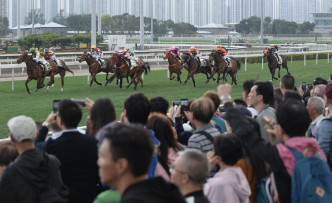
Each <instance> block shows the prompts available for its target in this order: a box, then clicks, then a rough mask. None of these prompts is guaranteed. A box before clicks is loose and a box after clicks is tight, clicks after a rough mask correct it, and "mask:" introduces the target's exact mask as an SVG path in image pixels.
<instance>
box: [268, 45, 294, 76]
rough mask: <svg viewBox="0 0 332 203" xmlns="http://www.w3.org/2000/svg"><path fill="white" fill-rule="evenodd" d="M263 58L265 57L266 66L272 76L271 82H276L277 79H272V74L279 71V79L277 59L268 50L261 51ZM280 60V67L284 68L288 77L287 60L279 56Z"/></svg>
mask: <svg viewBox="0 0 332 203" xmlns="http://www.w3.org/2000/svg"><path fill="white" fill-rule="evenodd" d="M263 53H264V56H263V57H265V56H266V57H267V61H268V66H269V69H270V72H271V75H272V81H273V79H276V80H278V78H276V77H274V73H275V71H276V69H277V68H278V69H279V72H278V77H279V78H280V64H279V63H278V60H277V58H276V57H275V56H274V55H273V54H272V53H271V50H270V49H266V50H265V51H263ZM279 56H280V58H281V60H282V63H281V65H282V67H283V68H285V69H286V70H287V74H288V75H290V73H289V72H288V66H287V58H286V57H285V56H283V55H279Z"/></svg>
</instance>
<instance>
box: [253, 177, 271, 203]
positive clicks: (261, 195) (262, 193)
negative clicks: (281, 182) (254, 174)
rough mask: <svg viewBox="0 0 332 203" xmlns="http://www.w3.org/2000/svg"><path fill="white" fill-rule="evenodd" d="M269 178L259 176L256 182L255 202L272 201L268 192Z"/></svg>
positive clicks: (264, 202)
mask: <svg viewBox="0 0 332 203" xmlns="http://www.w3.org/2000/svg"><path fill="white" fill-rule="evenodd" d="M269 185H270V179H269V177H266V178H261V179H259V180H258V182H257V184H256V191H257V194H256V200H255V203H269V202H272V198H271V195H270V193H269Z"/></svg>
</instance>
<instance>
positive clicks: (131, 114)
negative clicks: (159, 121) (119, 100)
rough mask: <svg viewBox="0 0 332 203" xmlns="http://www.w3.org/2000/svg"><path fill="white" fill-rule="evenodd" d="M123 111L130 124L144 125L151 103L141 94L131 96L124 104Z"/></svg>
mask: <svg viewBox="0 0 332 203" xmlns="http://www.w3.org/2000/svg"><path fill="white" fill-rule="evenodd" d="M124 109H125V116H126V117H127V118H128V121H129V122H130V123H139V124H142V125H146V121H147V119H148V116H149V114H150V110H151V103H150V101H149V99H148V98H147V97H146V96H145V95H144V94H143V93H137V94H131V95H129V97H128V98H127V99H126V101H125V102H124Z"/></svg>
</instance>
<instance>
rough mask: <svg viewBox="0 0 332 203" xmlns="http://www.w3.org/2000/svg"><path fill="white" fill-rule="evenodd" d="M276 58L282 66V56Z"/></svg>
mask: <svg viewBox="0 0 332 203" xmlns="http://www.w3.org/2000/svg"><path fill="white" fill-rule="evenodd" d="M274 56H275V57H276V59H277V62H278V64H279V65H281V64H282V58H281V56H280V55H278V56H276V55H274Z"/></svg>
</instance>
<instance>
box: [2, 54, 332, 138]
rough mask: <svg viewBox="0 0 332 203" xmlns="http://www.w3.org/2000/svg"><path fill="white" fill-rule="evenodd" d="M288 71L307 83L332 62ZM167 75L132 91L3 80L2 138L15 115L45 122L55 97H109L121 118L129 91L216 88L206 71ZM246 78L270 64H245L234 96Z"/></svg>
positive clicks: (264, 76) (79, 81)
mask: <svg viewBox="0 0 332 203" xmlns="http://www.w3.org/2000/svg"><path fill="white" fill-rule="evenodd" d="M289 70H290V72H291V74H292V75H293V76H294V77H295V81H296V85H297V86H299V85H300V84H301V81H306V82H307V84H310V83H312V82H313V80H314V78H315V77H323V78H326V79H327V78H328V76H329V74H331V73H332V69H331V64H327V60H320V61H319V64H318V65H315V61H314V60H313V61H307V66H305V67H304V66H303V61H302V62H293V67H290V69H289ZM285 73H286V71H285V70H281V75H283V74H285ZM166 75H167V71H166V70H152V71H151V72H150V73H149V74H148V75H145V76H144V87H143V88H141V87H138V88H137V90H136V91H135V90H133V87H130V88H129V89H127V88H122V89H120V88H119V87H118V86H116V85H115V83H114V81H113V83H111V84H110V85H108V86H107V87H103V86H97V85H96V84H93V85H92V87H91V88H90V87H89V86H88V85H87V76H75V77H66V78H65V90H64V92H60V79H59V78H58V77H57V78H56V80H55V87H53V88H52V87H51V88H50V92H49V93H46V91H45V89H41V90H39V91H38V92H36V93H35V92H33V91H32V94H31V95H29V94H28V93H27V92H26V89H25V85H24V82H25V81H15V91H11V82H0V94H1V97H0V104H1V114H0V115H1V116H0V138H6V137H8V130H7V121H8V120H9V119H10V118H11V117H13V116H16V115H21V114H23V115H27V116H31V117H32V118H34V119H35V120H36V121H44V120H45V118H46V117H47V116H48V114H49V113H50V112H51V111H52V101H53V99H64V98H76V99H82V98H85V97H89V98H91V99H93V100H96V99H98V98H101V97H108V98H110V99H111V100H112V101H113V103H114V105H115V108H116V110H117V117H118V118H119V117H120V113H121V111H122V109H123V102H124V100H125V99H126V97H127V96H128V95H129V94H131V93H134V92H144V93H145V94H146V95H147V96H148V97H149V98H152V97H155V96H158V95H160V96H163V97H165V98H166V99H168V101H169V102H170V103H171V102H172V101H179V100H180V99H184V98H189V99H190V98H197V97H200V96H202V94H204V92H205V91H207V90H215V89H216V88H217V84H216V82H214V81H212V80H211V81H210V82H209V84H204V83H205V80H206V77H205V75H203V74H198V75H195V79H196V87H195V88H194V87H193V84H192V81H191V80H190V81H188V83H187V85H185V86H184V85H181V84H179V83H178V82H176V81H170V80H169V79H168V78H167V77H166ZM186 76H187V72H186V71H185V70H183V74H182V77H181V78H182V81H184V79H185V77H186ZM97 79H98V81H101V82H103V83H104V81H105V75H99V76H98V77H97ZM247 79H258V80H270V79H271V75H270V72H269V70H268V68H267V64H264V70H263V71H262V69H261V64H251V65H248V67H247V71H246V72H245V71H244V65H242V67H241V70H240V71H239V73H238V85H237V86H235V85H234V86H233V93H232V97H233V98H240V97H241V93H242V84H243V82H244V81H245V80H247ZM48 80H49V79H48V78H47V79H46V80H45V81H46V82H48ZM229 82H230V78H229ZM273 83H274V85H275V86H279V81H274V82H273ZM124 84H125V85H126V84H127V83H126V82H125V83H124ZM35 86H36V82H35V81H32V82H30V84H29V87H30V90H33V89H34V88H35ZM83 112H84V115H83V119H82V121H81V123H80V126H83V125H85V118H86V116H87V115H88V111H87V110H86V109H84V110H83Z"/></svg>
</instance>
